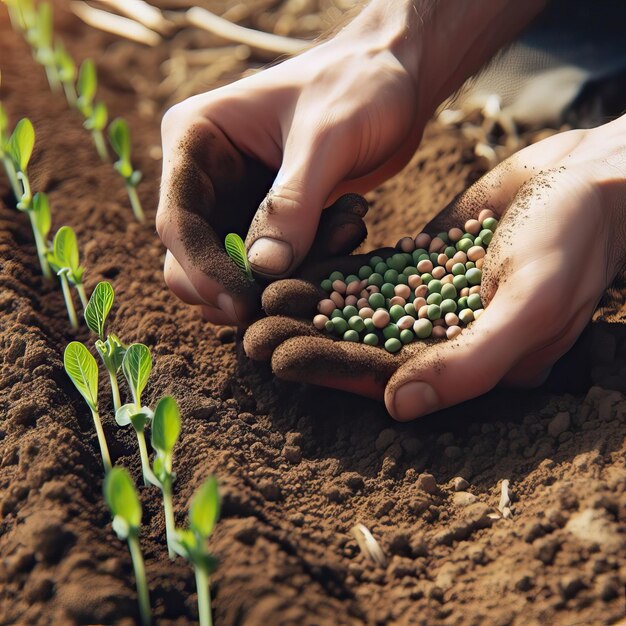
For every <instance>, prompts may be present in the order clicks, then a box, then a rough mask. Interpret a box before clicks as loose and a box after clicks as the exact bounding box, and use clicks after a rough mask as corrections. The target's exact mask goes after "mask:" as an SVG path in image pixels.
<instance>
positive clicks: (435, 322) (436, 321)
mask: <svg viewBox="0 0 626 626" xmlns="http://www.w3.org/2000/svg"><path fill="white" fill-rule="evenodd" d="M445 325H446V323H445V322H444V321H443V320H442V319H441V318H439V319H438V320H434V321H433V326H445Z"/></svg>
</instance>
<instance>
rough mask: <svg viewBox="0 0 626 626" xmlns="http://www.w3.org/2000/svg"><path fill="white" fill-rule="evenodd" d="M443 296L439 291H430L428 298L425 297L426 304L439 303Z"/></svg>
mask: <svg viewBox="0 0 626 626" xmlns="http://www.w3.org/2000/svg"><path fill="white" fill-rule="evenodd" d="M442 300H443V298H442V297H441V294H440V293H436V292H435V293H431V294H430V295H429V296H428V298H426V304H441V301H442Z"/></svg>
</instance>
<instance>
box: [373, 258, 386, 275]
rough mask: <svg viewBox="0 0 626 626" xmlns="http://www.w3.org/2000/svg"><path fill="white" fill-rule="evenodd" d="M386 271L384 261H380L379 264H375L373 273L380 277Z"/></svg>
mask: <svg viewBox="0 0 626 626" xmlns="http://www.w3.org/2000/svg"><path fill="white" fill-rule="evenodd" d="M388 269H389V266H388V265H387V263H385V262H384V261H381V262H380V263H376V266H375V267H374V271H375V272H376V273H377V274H381V275H382V274H384V273H385V272H386V271H387V270H388Z"/></svg>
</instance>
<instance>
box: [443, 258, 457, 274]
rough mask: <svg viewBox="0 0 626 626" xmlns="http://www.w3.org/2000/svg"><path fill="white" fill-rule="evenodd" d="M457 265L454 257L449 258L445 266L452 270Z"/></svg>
mask: <svg viewBox="0 0 626 626" xmlns="http://www.w3.org/2000/svg"><path fill="white" fill-rule="evenodd" d="M455 265H456V263H455V262H454V259H448V260H447V262H446V264H445V266H444V267H445V268H446V272H451V271H452V268H453V267H454V266H455Z"/></svg>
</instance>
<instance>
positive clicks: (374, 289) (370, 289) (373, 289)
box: [365, 285, 380, 297]
mask: <svg viewBox="0 0 626 626" xmlns="http://www.w3.org/2000/svg"><path fill="white" fill-rule="evenodd" d="M365 291H366V292H367V294H368V297H369V296H371V295H372V294H373V293H379V292H380V287H377V286H376V285H368V286H367V287H365Z"/></svg>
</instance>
